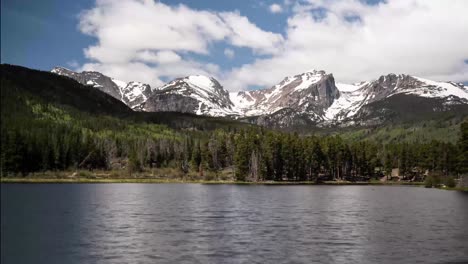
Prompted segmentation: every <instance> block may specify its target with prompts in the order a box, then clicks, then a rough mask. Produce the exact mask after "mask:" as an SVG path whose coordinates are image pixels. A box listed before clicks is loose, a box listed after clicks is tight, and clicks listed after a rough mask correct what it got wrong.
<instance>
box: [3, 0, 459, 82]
mask: <svg viewBox="0 0 468 264" xmlns="http://www.w3.org/2000/svg"><path fill="white" fill-rule="evenodd" d="M123 2H125V3H127V4H128V5H127V6H124V3H123ZM442 2H443V1H438V0H415V1H409V0H408V1H406V0H405V1H403V0H389V1H386V2H383V1H378V0H375V1H359V0H333V1H327V0H299V1H294V0H268V1H267V0H265V1H254V0H237V1H212V0H198V1H197V0H184V1H168V0H166V1H162V4H154V2H153V1H152V0H125V1H114V2H109V0H101V1H97V2H96V1H95V0H76V1H71V0H70V1H60V0H41V1H37V0H2V1H1V62H2V63H11V64H17V65H22V66H26V67H30V68H35V69H41V70H50V69H51V68H53V67H54V66H65V67H69V68H72V69H75V70H99V71H101V72H104V73H105V74H108V75H110V76H113V77H116V78H119V79H123V80H125V81H130V80H136V81H144V82H148V83H150V84H152V85H160V84H161V83H163V82H165V81H168V80H170V79H172V78H175V77H180V76H185V75H189V74H207V75H212V76H215V77H216V78H218V79H220V81H221V82H222V83H223V84H224V86H225V87H227V88H228V89H230V90H240V89H252V88H255V87H263V86H269V85H272V84H274V83H276V82H278V81H279V80H281V79H282V78H283V77H284V76H286V75H290V74H295V73H300V72H303V71H306V70H309V69H311V68H315V69H324V70H326V71H328V72H332V73H334V75H335V78H336V79H337V80H339V81H342V82H354V81H360V80H367V79H369V78H377V77H378V76H379V75H381V74H387V73H390V72H395V73H408V74H414V75H418V76H421V77H426V78H430V79H435V80H454V81H461V82H467V81H468V73H467V72H468V67H467V60H468V48H466V47H468V37H466V36H468V31H467V29H464V28H463V27H462V26H460V25H463V24H464V25H467V24H468V20H467V19H466V18H463V15H461V14H466V12H468V5H467V2H468V1H462V0H461V1H457V0H454V2H453V5H451V6H446V5H445V6H441V5H440V4H441V3H442ZM274 4H275V5H276V6H277V7H278V8H279V11H278V9H276V11H277V12H272V10H273V8H272V5H274ZM181 5H183V7H182V8H181ZM122 7H125V8H126V7H130V8H135V10H136V12H138V10H140V11H141V10H149V11H148V12H152V13H149V15H148V18H147V24H151V25H154V27H153V28H149V29H146V30H147V31H146V32H145V31H144V29H142V27H141V25H142V24H141V23H143V24H144V23H145V21H146V20H144V19H145V18H142V17H138V15H137V17H131V16H133V15H134V13H132V12H125V11H122V10H123V9H122ZM119 10H120V11H119ZM92 11H96V12H102V13H104V14H106V15H103V16H100V17H96V16H93V15H92V14H93V13H92ZM119 12H120V13H119ZM164 12H165V14H166V15H168V16H169V18H171V19H172V18H173V19H174V21H178V22H176V23H174V25H171V24H168V23H167V21H161V20H158V17H159V16H160V15H161V14H162V13H164ZM458 13H460V16H457V14H458ZM122 14H127V15H122ZM161 16H162V15H161ZM171 16H172V17H171ZM183 16H185V17H184V18H181V17H183ZM452 17H459V18H458V20H454V19H451V18H452ZM431 18H434V19H431ZM205 19H206V21H207V22H206V23H201V24H199V25H198V24H197V26H196V27H191V26H190V25H187V23H184V20H187V21H188V24H190V23H199V21H200V20H205ZM136 20H138V21H137V22H138V23H137V22H135V21H136ZM166 20H167V19H166ZM190 21H192V22H190ZM246 21H248V22H246ZM421 21H424V23H421ZM109 23H110V24H111V25H115V26H109ZM399 23H401V24H399ZM84 24H86V25H88V26H91V28H92V30H89V28H88V29H87V28H85V27H84V26H83V25H84ZM212 24H219V25H216V27H215V28H212ZM122 28H128V31H125V32H127V34H128V33H130V34H133V33H135V32H137V33H135V34H136V36H140V37H138V38H137V39H133V40H131V42H133V43H127V44H125V43H124V44H122V45H120V44H115V43H121V42H122V40H123V41H124V42H125V39H124V37H125V36H121V35H120V34H124V33H122V31H121V29H122ZM465 28H467V27H465ZM191 29H195V31H196V32H192V31H187V30H191ZM164 30H167V32H169V33H168V34H172V33H174V34H176V35H173V37H174V39H177V41H174V46H177V45H176V44H181V45H182V47H174V48H172V47H171V43H168V45H165V44H163V43H162V42H164V41H165V38H162V37H161V36H166V35H157V34H156V35H154V36H152V37H151V38H148V39H146V36H148V35H151V34H153V33H154V32H155V31H164ZM140 31H141V32H140ZM114 32H115V33H114ZM192 33H193V34H192ZM181 34H182V36H186V35H187V34H188V35H190V36H189V37H187V38H185V37H184V38H182V39H180V38H177V36H179V35H181ZM184 34H185V35H184ZM434 35H438V38H434ZM113 36H115V40H114V39H113ZM454 39H457V41H454ZM184 41H187V43H185V44H186V45H183V44H184V43H180V42H184ZM191 41H192V42H191ZM138 42H141V45H134V44H135V43H138ZM176 42H177V43H176ZM145 43H147V44H145ZM191 45H193V47H199V48H193V49H192V48H190V47H191ZM197 45H198V46H197ZM120 52H121V53H120ZM115 58H126V59H119V60H118V61H117V60H116V59H115ZM161 58H163V59H161ZM434 62H437V63H434ZM431 63H432V64H433V65H430V64H431Z"/></svg>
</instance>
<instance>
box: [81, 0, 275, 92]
mask: <svg viewBox="0 0 468 264" xmlns="http://www.w3.org/2000/svg"><path fill="white" fill-rule="evenodd" d="M79 29H80V31H81V32H83V33H85V34H88V35H91V36H93V37H96V38H97V43H96V44H94V45H92V46H90V47H87V48H86V49H85V50H84V54H85V56H86V58H88V59H89V60H90V62H89V63H87V64H85V65H83V66H82V69H86V70H101V71H103V72H104V73H106V74H109V75H111V76H115V77H116V78H120V79H123V80H125V81H128V80H139V81H144V82H150V83H151V84H153V85H155V84H158V83H161V81H160V80H161V78H162V77H169V78H175V77H180V76H183V75H188V74H207V75H215V76H216V75H217V74H218V73H219V67H218V66H217V65H213V64H210V63H206V62H205V63H203V62H197V61H193V60H190V59H186V58H185V57H190V56H189V55H190V54H201V55H208V54H209V49H210V45H212V43H214V42H227V43H229V44H230V45H233V46H238V47H247V48H251V49H252V50H254V51H255V52H256V53H259V54H271V53H274V52H276V51H277V50H279V49H278V46H279V45H281V42H282V41H283V39H282V37H281V35H280V34H275V33H271V32H266V31H263V30H261V29H260V28H258V27H257V26H256V25H254V24H253V23H251V22H250V21H249V20H248V19H247V18H246V17H243V16H241V15H240V14H239V13H237V12H214V11H203V10H194V9H190V8H188V7H187V6H184V5H177V6H169V5H165V4H163V3H160V2H155V1H153V0H119V1H112V0H97V1H96V5H95V7H93V8H92V9H90V10H86V11H84V12H83V13H81V14H80V23H79ZM135 70H139V72H135ZM112 74H113V75H112ZM135 75H138V76H135Z"/></svg>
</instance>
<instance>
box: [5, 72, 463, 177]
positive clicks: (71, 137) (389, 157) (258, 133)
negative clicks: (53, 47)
mask: <svg viewBox="0 0 468 264" xmlns="http://www.w3.org/2000/svg"><path fill="white" fill-rule="evenodd" d="M2 75H7V74H2ZM47 76H48V75H47ZM50 78H51V79H52V80H53V81H52V82H51V83H49V84H47V85H48V86H47V87H49V88H50V89H57V85H58V86H60V85H59V84H56V83H57V81H54V79H53V78H57V77H50ZM60 78H61V77H60ZM60 81H62V80H60ZM65 81H70V80H65ZM28 85H29V84H28ZM26 86H27V85H26V84H24V85H23V84H21V83H19V84H18V82H15V81H12V80H11V79H8V78H7V77H5V78H4V77H3V76H2V96H1V120H2V122H1V146H2V147H1V164H0V165H1V174H2V177H8V176H15V177H17V176H28V175H31V174H32V173H38V172H49V171H96V170H99V171H107V172H109V173H110V174H109V175H111V176H112V175H113V174H112V173H111V172H119V173H117V174H115V175H118V177H130V176H132V177H135V176H138V177H149V176H150V175H153V176H154V172H155V171H156V172H161V171H164V172H165V173H168V172H170V173H169V174H170V175H168V177H169V176H170V177H179V178H187V177H189V178H194V179H207V180H210V179H225V180H234V181H250V182H262V181H300V182H303V181H313V182H320V181H326V180H346V181H368V180H370V179H378V178H381V177H384V176H390V173H391V171H392V169H393V168H399V174H401V175H403V176H405V177H406V178H407V179H408V180H420V179H421V176H422V175H424V174H427V172H429V173H430V174H431V175H437V176H444V177H454V176H455V177H456V176H457V175H459V174H461V173H466V172H467V171H468V160H467V159H468V122H466V121H465V122H464V123H462V124H461V125H460V131H459V135H460V136H459V139H458V140H457V141H456V143H451V142H447V141H445V140H432V141H421V142H419V141H417V140H416V141H412V142H391V143H382V142H377V141H371V140H358V141H357V140H345V139H343V138H342V137H340V136H339V135H332V136H323V135H314V134H312V135H302V134H301V135H299V134H297V133H286V132H280V131H274V130H269V129H265V128H262V127H257V126H252V125H247V124H233V123H231V122H227V123H216V124H215V125H213V122H214V121H210V120H209V119H208V120H207V121H197V122H199V123H198V125H193V126H191V125H190V124H189V125H187V124H185V126H184V128H174V127H171V126H168V125H166V124H162V123H159V124H158V123H157V122H154V120H151V118H147V117H145V118H135V117H131V118H129V117H122V116H124V115H125V114H126V113H125V110H122V111H120V112H118V114H117V115H116V114H112V113H110V112H105V111H101V109H93V110H92V111H90V110H89V108H87V106H86V105H85V106H83V108H81V109H80V108H79V107H77V105H76V104H75V105H73V102H72V103H70V102H68V101H67V102H64V100H65V99H62V98H57V96H58V94H60V93H56V94H54V95H53V96H54V97H53V98H52V99H51V97H50V95H44V94H37V93H34V92H31V89H26V88H25V87H26ZM56 92H57V91H56ZM70 96H75V95H73V94H71V95H70V94H67V96H66V98H69V97H70ZM91 96H92V97H95V96H94V95H91ZM64 98H65V97H64ZM66 100H70V99H66ZM73 100H76V99H73ZM82 100H86V98H84V99H82ZM110 103H112V104H115V102H110ZM101 104H102V106H103V109H109V107H106V105H105V102H101ZM118 110H121V109H118ZM122 112H123V113H122ZM194 120H195V119H194ZM184 122H185V123H186V122H187V121H184ZM216 122H219V121H216ZM200 124H201V125H200ZM159 176H161V175H159ZM163 176H164V175H163Z"/></svg>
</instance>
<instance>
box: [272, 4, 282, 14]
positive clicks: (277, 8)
mask: <svg viewBox="0 0 468 264" xmlns="http://www.w3.org/2000/svg"><path fill="white" fill-rule="evenodd" d="M268 8H269V9H270V12H271V13H273V14H276V13H281V12H283V8H282V7H281V6H280V5H279V4H271V5H270V6H269V7H268Z"/></svg>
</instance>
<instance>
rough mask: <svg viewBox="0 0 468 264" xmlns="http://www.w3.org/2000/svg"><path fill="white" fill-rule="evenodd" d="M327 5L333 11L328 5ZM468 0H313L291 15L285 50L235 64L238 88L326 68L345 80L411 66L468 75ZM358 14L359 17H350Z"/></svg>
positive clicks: (429, 74)
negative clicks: (373, 1) (370, 1)
mask: <svg viewBox="0 0 468 264" xmlns="http://www.w3.org/2000/svg"><path fill="white" fill-rule="evenodd" d="M325 10H328V11H326V12H325ZM467 10H468V1H463V0H454V1H451V2H450V5H448V4H447V3H446V2H445V1H438V0H411V1H409V0H389V1H387V2H386V3H380V4H378V5H366V4H364V3H363V2H361V1H358V0H337V1H326V0H309V2H308V3H307V4H297V3H296V6H295V7H294V14H293V15H292V16H291V17H289V19H288V24H287V30H286V31H287V33H286V37H285V42H284V50H282V51H281V52H279V53H277V54H275V55H274V56H273V57H271V58H266V59H265V58H261V59H257V60H256V61H255V62H253V63H252V64H247V65H243V66H242V67H239V68H236V69H233V70H232V71H231V72H230V73H229V74H227V75H225V80H223V81H224V83H229V84H230V85H234V87H232V88H233V89H245V87H247V86H249V85H263V86H270V85H273V84H275V83H277V82H278V81H280V80H281V78H282V77H283V76H285V75H290V74H296V73H300V72H303V71H305V70H308V69H310V68H317V69H324V70H326V71H327V72H331V73H333V74H334V76H335V79H337V80H338V81H341V82H356V81H361V80H368V79H373V78H377V77H378V76H380V75H383V74H387V73H392V72H393V73H407V74H413V75H416V76H421V77H426V78H430V79H435V80H453V81H467V80H468V65H467V64H465V63H464V59H467V58H468V48H467V47H468V27H467V26H466V25H468V16H466V11H467ZM350 18H353V19H350Z"/></svg>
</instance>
